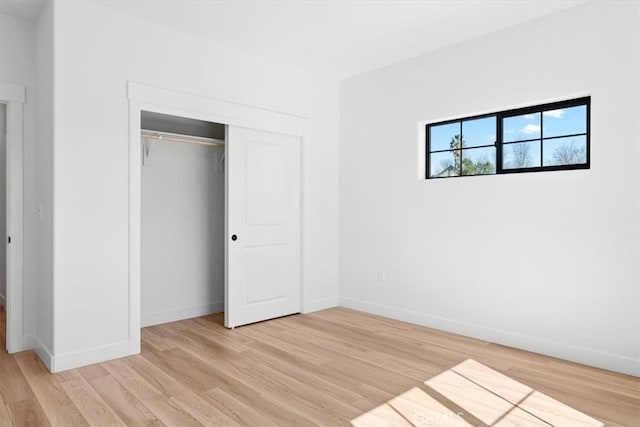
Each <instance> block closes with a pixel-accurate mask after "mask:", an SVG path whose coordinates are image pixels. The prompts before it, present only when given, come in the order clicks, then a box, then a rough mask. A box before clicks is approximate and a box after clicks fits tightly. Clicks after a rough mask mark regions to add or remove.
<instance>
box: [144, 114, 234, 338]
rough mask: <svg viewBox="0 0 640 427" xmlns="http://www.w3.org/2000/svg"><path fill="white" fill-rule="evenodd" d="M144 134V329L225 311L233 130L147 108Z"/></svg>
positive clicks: (219, 124)
mask: <svg viewBox="0 0 640 427" xmlns="http://www.w3.org/2000/svg"><path fill="white" fill-rule="evenodd" d="M140 131H141V134H140V139H141V150H142V153H141V218H140V219H141V224H140V225H141V227H140V234H141V264H140V268H141V271H140V273H141V274H140V275H141V289H140V291H141V292H140V297H141V326H142V327H146V326H152V325H157V324H161V323H168V322H173V321H178V320H183V319H188V318H193V317H198V316H204V315H208V314H213V313H222V312H224V309H225V307H224V305H225V304H224V301H225V212H226V207H225V179H226V178H225V153H226V143H225V141H226V127H225V125H224V124H221V123H212V122H207V121H203V120H196V119H192V118H186V117H177V116H172V115H167V114H160V113H156V112H150V111H141V127H140ZM220 322H221V323H222V317H220Z"/></svg>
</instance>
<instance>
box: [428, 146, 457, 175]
mask: <svg viewBox="0 0 640 427" xmlns="http://www.w3.org/2000/svg"><path fill="white" fill-rule="evenodd" d="M454 153H455V154H454ZM430 159H431V164H430V165H429V176H430V177H442V176H458V175H460V173H459V170H460V150H456V151H443V152H442V153H431V154H430ZM456 160H457V161H456ZM456 166H457V168H456Z"/></svg>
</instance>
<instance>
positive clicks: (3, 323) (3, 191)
mask: <svg viewBox="0 0 640 427" xmlns="http://www.w3.org/2000/svg"><path fill="white" fill-rule="evenodd" d="M0 242H5V243H3V244H0V350H1V351H3V352H4V351H5V349H7V283H8V280H7V279H8V274H7V246H6V245H7V244H8V237H7V105H6V104H4V103H2V102H0Z"/></svg>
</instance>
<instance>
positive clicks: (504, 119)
mask: <svg viewBox="0 0 640 427" xmlns="http://www.w3.org/2000/svg"><path fill="white" fill-rule="evenodd" d="M590 101H591V98H590V97H586V98H579V99H572V100H568V101H562V102H554V103H550V104H544V105H536V106H533V107H526V108H518V109H515V110H508V111H501V112H498V113H493V114H485V115H481V116H474V117H467V118H462V119H456V120H448V121H446V122H439V123H431V124H428V125H427V127H426V139H427V141H426V144H427V150H426V153H427V168H426V169H427V176H426V177H427V178H446V177H452V176H468V175H492V174H502V173H515V172H542V171H551V170H566V169H588V168H589V164H590V158H589V110H590Z"/></svg>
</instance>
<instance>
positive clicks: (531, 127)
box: [502, 113, 540, 142]
mask: <svg viewBox="0 0 640 427" xmlns="http://www.w3.org/2000/svg"><path fill="white" fill-rule="evenodd" d="M536 138H540V113H533V114H523V115H521V116H513V117H506V118H504V119H503V120H502V139H503V140H504V142H513V141H523V140H526V139H536Z"/></svg>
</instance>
